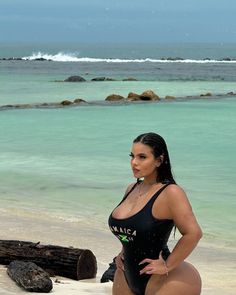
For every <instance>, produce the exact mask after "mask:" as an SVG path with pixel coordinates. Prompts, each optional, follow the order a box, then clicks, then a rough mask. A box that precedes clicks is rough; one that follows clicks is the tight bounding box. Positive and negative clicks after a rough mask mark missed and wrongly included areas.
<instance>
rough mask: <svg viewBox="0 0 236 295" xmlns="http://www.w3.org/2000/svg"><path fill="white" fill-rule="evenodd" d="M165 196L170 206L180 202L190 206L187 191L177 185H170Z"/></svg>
mask: <svg viewBox="0 0 236 295" xmlns="http://www.w3.org/2000/svg"><path fill="white" fill-rule="evenodd" d="M165 194H166V198H167V200H168V203H169V204H173V205H175V204H177V203H178V204H179V203H180V202H181V203H187V204H189V200H188V197H187V195H186V193H185V191H184V190H183V189H182V188H181V187H180V186H179V185H177V184H170V185H168V186H167V188H166V189H165Z"/></svg>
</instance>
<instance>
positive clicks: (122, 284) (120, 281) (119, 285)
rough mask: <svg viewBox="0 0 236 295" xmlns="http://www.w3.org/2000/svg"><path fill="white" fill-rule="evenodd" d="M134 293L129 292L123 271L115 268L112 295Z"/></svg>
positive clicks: (132, 294) (129, 294) (130, 294)
mask: <svg viewBox="0 0 236 295" xmlns="http://www.w3.org/2000/svg"><path fill="white" fill-rule="evenodd" d="M121 294H122V295H134V293H133V292H131V290H130V288H129V286H128V284H127V282H126V279H125V275H124V272H123V271H122V270H120V269H117V270H116V272H115V276H114V282H113V287H112V295H121Z"/></svg>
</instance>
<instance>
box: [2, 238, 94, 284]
mask: <svg viewBox="0 0 236 295" xmlns="http://www.w3.org/2000/svg"><path fill="white" fill-rule="evenodd" d="M13 260H23V261H30V262H34V263H35V264H37V265H38V266H40V267H41V268H43V269H44V270H45V271H47V272H48V273H49V274H50V275H59V276H62V277H67V278H71V279H74V280H82V279H91V278H94V277H96V273H97V260H96V257H95V256H94V254H93V253H92V251H90V250H87V249H78V248H73V247H61V246H54V245H41V244H40V243H39V242H38V243H32V242H25V241H17V240H0V264H5V265H8V264H9V263H10V262H11V261H13Z"/></svg>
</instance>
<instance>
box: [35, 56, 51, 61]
mask: <svg viewBox="0 0 236 295" xmlns="http://www.w3.org/2000/svg"><path fill="white" fill-rule="evenodd" d="M34 60H38V61H46V60H48V59H46V58H43V57H38V58H35V59H34Z"/></svg>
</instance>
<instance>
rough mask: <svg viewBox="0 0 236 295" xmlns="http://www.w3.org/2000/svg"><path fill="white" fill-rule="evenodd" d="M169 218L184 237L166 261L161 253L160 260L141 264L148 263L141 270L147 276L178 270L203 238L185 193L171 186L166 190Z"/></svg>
mask: <svg viewBox="0 0 236 295" xmlns="http://www.w3.org/2000/svg"><path fill="white" fill-rule="evenodd" d="M165 202H166V206H167V207H166V206H165V207H166V209H167V210H166V213H167V215H168V216H167V218H168V219H172V220H173V221H174V223H175V225H176V227H177V228H178V230H179V231H180V233H181V235H182V237H181V238H180V239H179V241H178V242H177V244H176V245H175V247H174V249H173V251H172V252H171V254H170V255H169V257H168V258H167V260H166V261H164V259H163V258H162V255H161V253H160V256H159V259H157V260H152V259H148V258H146V259H144V260H143V261H141V262H140V264H144V263H148V265H147V266H146V267H144V268H143V269H142V270H141V272H140V273H141V274H142V273H147V274H168V272H169V271H171V270H173V269H174V268H176V267H177V266H178V265H179V264H180V263H181V262H182V261H184V260H185V258H186V257H188V255H189V254H190V253H191V252H192V251H193V249H194V248H195V247H196V245H197V243H198V241H199V240H200V239H201V237H202V231H201V228H200V226H199V224H198V223H197V220H196V218H195V216H194V214H193V211H192V208H191V205H190V203H189V201H188V198H187V196H186V194H185V192H184V191H183V190H182V189H181V188H180V187H179V186H177V185H170V186H168V187H167V189H166V190H165Z"/></svg>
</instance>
